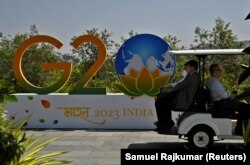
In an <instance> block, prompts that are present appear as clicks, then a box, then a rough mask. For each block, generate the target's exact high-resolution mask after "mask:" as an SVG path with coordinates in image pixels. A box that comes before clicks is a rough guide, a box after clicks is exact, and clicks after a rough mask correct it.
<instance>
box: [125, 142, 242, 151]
mask: <svg viewBox="0 0 250 165" xmlns="http://www.w3.org/2000/svg"><path fill="white" fill-rule="evenodd" d="M191 148H192V146H190V145H189V143H188V142H150V143H134V144H130V145H129V146H128V148H127V149H173V150H186V149H187V150H188V149H191ZM243 148H244V144H243V143H214V144H213V145H212V146H211V147H210V148H209V149H215V150H222V149H230V150H241V149H243Z"/></svg>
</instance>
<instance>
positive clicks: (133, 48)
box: [13, 34, 175, 96]
mask: <svg viewBox="0 0 250 165" xmlns="http://www.w3.org/2000/svg"><path fill="white" fill-rule="evenodd" d="M40 42H46V43H49V44H52V45H54V46H55V47H57V48H58V49H60V48H61V47H62V46H63V44H62V43H61V42H60V41H59V40H57V39H56V38H53V37H51V36H46V35H37V36H34V37H31V38H29V39H27V40H26V41H24V42H23V43H22V44H21V45H20V46H19V47H18V49H17V51H16V53H15V56H14V60H13V70H14V75H15V77H16V79H17V80H18V81H19V83H20V84H21V85H22V86H23V87H24V88H25V89H26V90H28V91H30V92H34V93H37V94H48V93H52V92H55V91H57V90H59V89H60V88H62V87H63V86H64V85H65V84H66V83H67V82H68V80H69V78H70V76H71V72H72V63H69V62H61V63H44V64H43V65H42V66H41V67H42V69H44V70H63V75H62V77H61V78H60V80H59V81H58V82H57V83H55V84H54V85H52V86H49V87H39V86H35V85H33V84H32V83H31V82H29V81H28V80H27V79H26V77H25V76H24V74H23V71H22V58H23V56H24V53H25V51H26V50H27V49H28V48H29V47H31V46H32V45H33V44H37V43H40ZM85 42H91V43H93V44H95V45H96V46H97V48H98V49H99V56H98V58H97V60H96V61H95V63H94V64H93V65H92V66H91V67H90V68H89V69H88V71H87V72H86V73H85V74H84V75H83V77H82V78H81V79H80V80H79V81H78V82H77V84H76V87H75V88H74V89H73V90H72V91H71V92H70V94H103V93H106V88H105V87H104V88H103V87H101V88H86V87H85V86H86V84H87V83H88V82H89V81H90V80H91V79H92V77H93V76H94V75H95V74H96V73H97V72H98V71H99V70H100V69H101V67H102V65H103V64H104V63H105V60H106V58H107V53H106V47H105V44H104V43H103V42H102V41H101V40H100V39H99V38H97V37H95V36H92V35H83V36H79V37H78V38H76V39H75V40H74V42H73V43H72V46H73V47H74V48H76V49H77V48H79V46H80V45H81V44H83V43H85ZM169 50H170V47H169V45H168V44H167V43H166V42H165V41H164V40H162V39H161V38H160V37H157V36H155V35H151V34H141V35H137V36H134V37H132V38H130V39H129V40H127V41H126V42H125V43H124V44H123V45H122V46H121V48H120V49H119V51H118V53H117V57H116V72H117V73H118V75H119V77H120V80H121V81H122V82H123V84H124V85H121V84H114V85H115V87H116V88H117V89H118V90H120V91H121V92H123V93H124V94H127V95H130V96H141V95H144V94H145V95H148V96H155V95H156V94H157V93H158V92H159V87H160V86H163V85H165V84H166V83H167V82H168V81H169V80H170V79H171V77H172V75H173V73H174V71H175V57H174V56H173V55H172V54H170V53H169V52H168V51H169Z"/></svg>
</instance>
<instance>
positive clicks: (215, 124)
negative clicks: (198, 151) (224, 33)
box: [163, 49, 245, 148]
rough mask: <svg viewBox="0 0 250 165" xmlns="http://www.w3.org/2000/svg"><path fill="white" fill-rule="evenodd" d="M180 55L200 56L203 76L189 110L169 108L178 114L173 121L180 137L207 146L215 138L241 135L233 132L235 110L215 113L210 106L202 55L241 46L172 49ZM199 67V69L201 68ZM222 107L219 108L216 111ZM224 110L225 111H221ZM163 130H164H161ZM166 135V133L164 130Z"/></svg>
mask: <svg viewBox="0 0 250 165" xmlns="http://www.w3.org/2000/svg"><path fill="white" fill-rule="evenodd" d="M172 53H173V54H176V55H177V54H179V55H196V56H197V57H198V60H199V68H200V69H199V74H200V75H201V78H202V83H201V86H200V87H199V89H198V91H197V92H196V95H195V96H194V99H193V103H192V105H191V107H190V108H189V110H187V111H183V110H180V109H172V111H176V112H178V113H179V114H181V115H180V117H179V119H178V122H177V124H176V128H177V130H176V133H174V134H175V135H179V138H183V139H186V140H188V141H189V143H190V144H191V145H192V146H193V147H197V148H207V147H209V146H210V145H211V144H212V143H213V142H214V140H215V139H216V138H217V140H223V139H238V140H239V139H242V136H239V135H236V134H235V132H234V127H235V125H236V124H235V123H236V119H237V114H229V112H228V113H226V114H227V115H225V113H221V114H220V113H218V110H215V109H214V108H213V104H212V101H211V97H210V92H209V89H208V88H207V87H206V86H205V84H204V73H205V58H206V56H208V55H242V54H245V53H244V51H243V50H242V49H225V50H223V49H219V50H184V51H172ZM201 70H202V71H201ZM222 111H223V110H221V109H220V111H219V112H222ZM224 112H225V111H224ZM163 134H164V133H163ZM166 134H168V135H169V133H166Z"/></svg>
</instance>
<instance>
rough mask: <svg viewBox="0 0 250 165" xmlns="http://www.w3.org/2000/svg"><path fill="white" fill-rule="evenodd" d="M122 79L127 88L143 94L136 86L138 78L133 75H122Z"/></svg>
mask: <svg viewBox="0 0 250 165" xmlns="http://www.w3.org/2000/svg"><path fill="white" fill-rule="evenodd" d="M120 80H121V81H122V82H123V85H124V86H125V88H126V89H128V90H129V91H130V92H132V93H135V94H136V93H138V94H142V93H141V92H140V91H139V90H138V89H137V88H136V79H135V78H133V77H128V76H122V75H121V76H120Z"/></svg>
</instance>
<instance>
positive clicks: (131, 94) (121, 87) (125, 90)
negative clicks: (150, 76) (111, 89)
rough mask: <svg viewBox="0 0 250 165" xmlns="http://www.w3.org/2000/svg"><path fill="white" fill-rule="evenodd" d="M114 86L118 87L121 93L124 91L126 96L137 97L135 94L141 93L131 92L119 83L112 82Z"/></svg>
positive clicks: (139, 94)
mask: <svg viewBox="0 0 250 165" xmlns="http://www.w3.org/2000/svg"><path fill="white" fill-rule="evenodd" d="M114 86H115V88H116V89H118V90H119V91H121V92H122V93H124V94H125V95H128V96H134V97H137V96H141V95H142V94H141V93H137V94H136V93H133V92H131V91H129V90H128V89H127V88H126V87H124V86H123V85H121V84H114Z"/></svg>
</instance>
